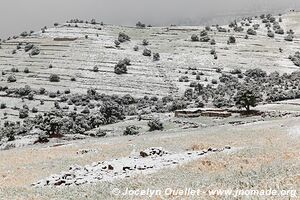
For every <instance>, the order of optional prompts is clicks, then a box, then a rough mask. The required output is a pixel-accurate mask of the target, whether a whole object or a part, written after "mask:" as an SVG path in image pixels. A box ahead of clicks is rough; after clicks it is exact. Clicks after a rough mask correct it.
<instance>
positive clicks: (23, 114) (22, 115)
mask: <svg viewBox="0 0 300 200" xmlns="http://www.w3.org/2000/svg"><path fill="white" fill-rule="evenodd" d="M27 117H28V109H24V108H23V109H20V110H19V118H20V119H24V118H27Z"/></svg>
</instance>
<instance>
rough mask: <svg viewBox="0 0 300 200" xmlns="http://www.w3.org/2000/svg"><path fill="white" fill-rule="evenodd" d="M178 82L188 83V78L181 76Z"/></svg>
mask: <svg viewBox="0 0 300 200" xmlns="http://www.w3.org/2000/svg"><path fill="white" fill-rule="evenodd" d="M178 81H179V82H189V77H188V76H181V77H179V80H178Z"/></svg>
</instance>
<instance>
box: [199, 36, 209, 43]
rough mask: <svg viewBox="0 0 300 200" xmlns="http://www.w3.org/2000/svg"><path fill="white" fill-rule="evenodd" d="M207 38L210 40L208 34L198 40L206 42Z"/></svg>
mask: <svg viewBox="0 0 300 200" xmlns="http://www.w3.org/2000/svg"><path fill="white" fill-rule="evenodd" d="M209 40H210V37H209V36H208V35H206V36H203V37H201V38H200V42H208V41H209Z"/></svg>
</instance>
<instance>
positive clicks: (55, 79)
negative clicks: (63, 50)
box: [49, 74, 60, 82]
mask: <svg viewBox="0 0 300 200" xmlns="http://www.w3.org/2000/svg"><path fill="white" fill-rule="evenodd" d="M49 80H50V82H59V81H60V77H59V76H58V75H57V74H51V75H50V77H49Z"/></svg>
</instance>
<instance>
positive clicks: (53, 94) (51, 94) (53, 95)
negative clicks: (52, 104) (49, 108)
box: [49, 92, 57, 98]
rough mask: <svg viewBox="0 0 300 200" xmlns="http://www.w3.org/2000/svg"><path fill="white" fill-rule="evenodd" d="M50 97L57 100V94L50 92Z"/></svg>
mask: <svg viewBox="0 0 300 200" xmlns="http://www.w3.org/2000/svg"><path fill="white" fill-rule="evenodd" d="M49 97H50V98H56V97H57V93H55V92H50V93H49Z"/></svg>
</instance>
